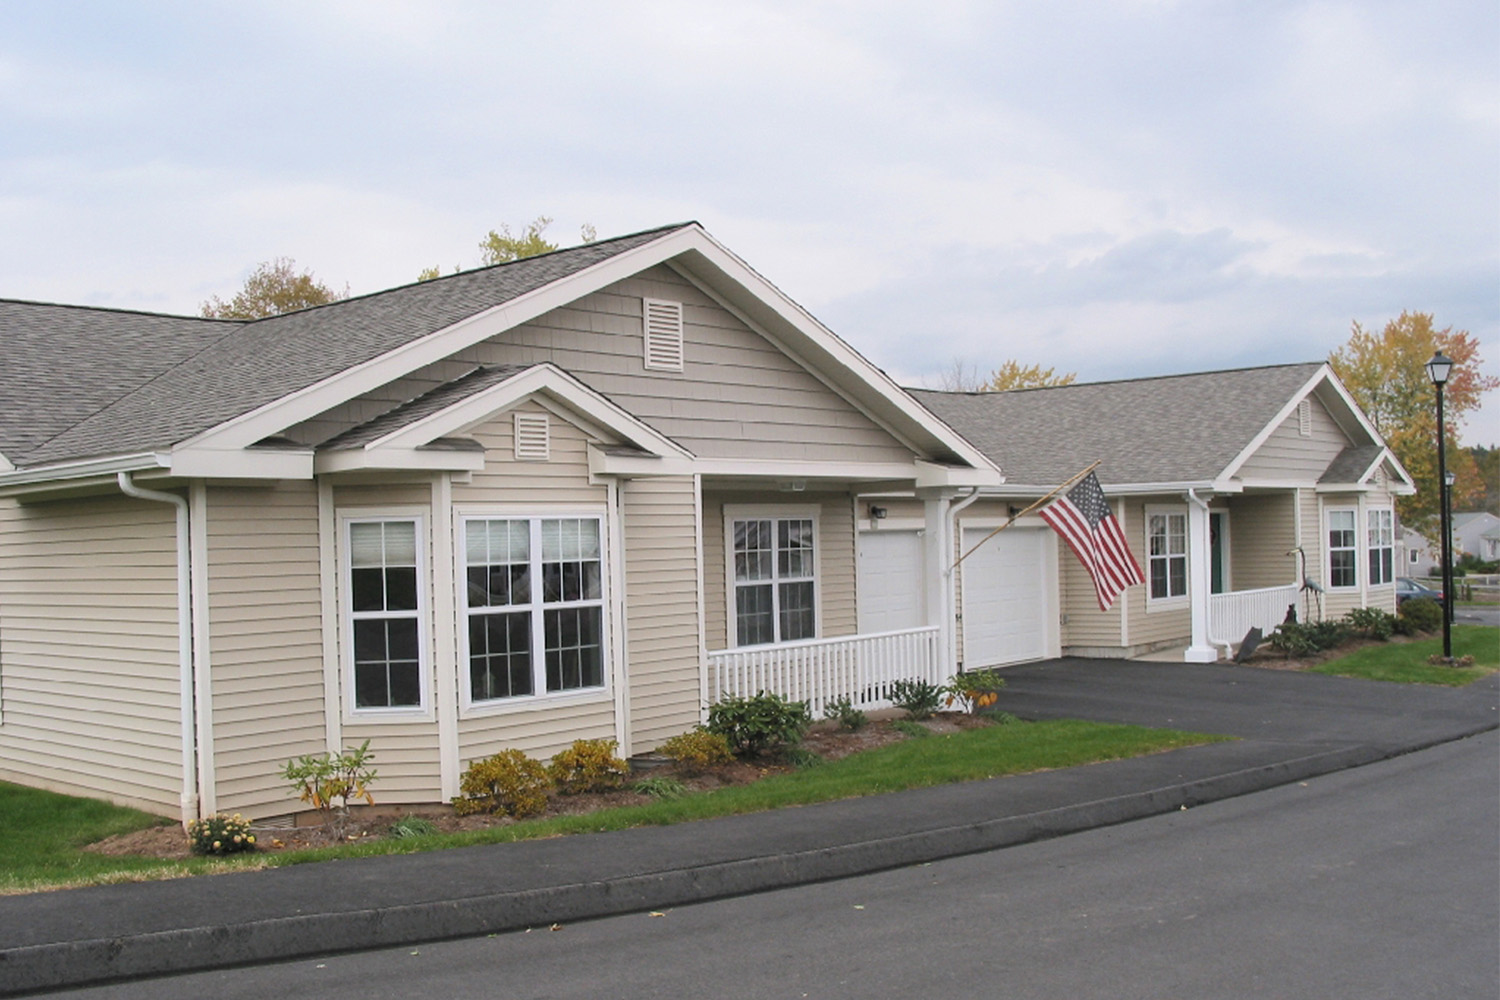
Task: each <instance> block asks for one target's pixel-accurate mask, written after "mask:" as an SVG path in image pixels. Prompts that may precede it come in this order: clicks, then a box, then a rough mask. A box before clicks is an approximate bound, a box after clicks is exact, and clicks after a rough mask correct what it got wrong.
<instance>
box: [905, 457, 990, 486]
mask: <svg viewBox="0 0 1500 1000" xmlns="http://www.w3.org/2000/svg"><path fill="white" fill-rule="evenodd" d="M916 465H917V488H918V489H923V488H927V487H942V486H979V487H984V486H999V485H1001V484H1002V483H1004V482H1005V477H1004V476H1003V475H1001V474H1000V470H999V469H996V468H994V467H991V468H988V469H985V468H978V469H976V468H958V467H956V466H952V465H939V464H937V463H936V462H924V461H922V460H920V459H918V460H917V463H916Z"/></svg>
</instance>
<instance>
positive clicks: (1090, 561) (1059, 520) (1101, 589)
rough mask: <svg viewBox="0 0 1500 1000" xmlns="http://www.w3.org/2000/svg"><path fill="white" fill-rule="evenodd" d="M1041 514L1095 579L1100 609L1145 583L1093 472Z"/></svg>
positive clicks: (1042, 510) (1138, 565) (1123, 533)
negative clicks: (1132, 588) (1127, 591)
mask: <svg viewBox="0 0 1500 1000" xmlns="http://www.w3.org/2000/svg"><path fill="white" fill-rule="evenodd" d="M1041 517H1042V520H1044V521H1046V522H1047V523H1048V524H1050V525H1052V528H1053V530H1054V531H1056V532H1057V533H1058V534H1059V535H1062V536H1063V540H1064V541H1066V542H1067V543H1068V546H1069V547H1070V548H1071V549H1072V550H1073V554H1074V555H1076V556H1077V557H1078V561H1079V562H1081V563H1083V568H1084V569H1086V570H1088V571H1089V576H1091V577H1093V578H1094V593H1095V594H1096V595H1097V596H1098V598H1099V610H1100V611H1108V610H1109V606H1110V605H1111V604H1113V603H1115V598H1116V597H1119V596H1120V592H1121V591H1123V590H1124V589H1125V588H1126V587H1129V586H1130V585H1132V584H1136V583H1145V582H1146V575H1145V574H1144V573H1142V572H1141V566H1140V563H1138V562H1136V561H1135V556H1133V555H1131V554H1130V546H1129V544H1127V543H1126V541H1125V532H1124V531H1123V530H1121V528H1120V522H1119V519H1118V518H1116V517H1115V516H1114V514H1112V513H1111V512H1110V509H1109V503H1108V502H1107V501H1106V500H1105V499H1104V490H1102V489H1100V487H1099V479H1098V477H1097V476H1095V475H1094V474H1093V473H1092V472H1090V473H1089V474H1088V475H1087V476H1085V477H1084V478H1083V479H1082V480H1080V481H1079V483H1078V485H1077V486H1074V487H1073V488H1072V489H1070V490H1068V492H1067V493H1064V494H1063V495H1062V496H1060V497H1058V498H1057V499H1056V500H1054V501H1052V502H1051V503H1049V504H1048V505H1047V506H1045V507H1043V508H1042V509H1041Z"/></svg>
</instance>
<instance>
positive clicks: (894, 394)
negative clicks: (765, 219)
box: [684, 230, 1000, 474]
mask: <svg viewBox="0 0 1500 1000" xmlns="http://www.w3.org/2000/svg"><path fill="white" fill-rule="evenodd" d="M699 233H700V234H701V236H702V244H703V245H702V246H698V247H694V248H693V249H695V250H697V251H698V253H699V255H700V256H701V257H702V258H704V260H705V261H706V263H708V264H710V265H711V266H712V267H714V268H715V269H716V270H718V271H719V272H721V273H722V274H724V275H725V276H727V277H728V278H729V279H731V280H733V281H735V282H737V283H739V284H740V285H742V286H743V287H744V288H745V289H746V290H747V291H749V292H750V294H751V295H753V296H754V297H755V298H756V299H757V300H759V301H760V302H761V303H762V304H764V305H765V306H766V307H768V308H769V309H770V310H771V311H772V312H773V314H774V315H775V316H776V318H777V319H779V320H780V321H781V322H782V323H784V324H786V327H787V328H788V329H789V330H791V331H793V332H795V333H796V334H797V335H798V336H799V337H800V338H801V339H802V344H790V345H788V344H780V343H779V344H778V346H782V347H784V348H785V349H787V350H788V351H789V352H791V353H793V355H794V356H796V357H798V360H800V361H802V363H803V364H804V365H806V366H807V367H808V368H810V369H811V370H813V371H823V372H826V373H829V374H833V373H834V372H837V371H838V370H842V371H845V372H848V373H849V374H850V375H852V376H853V377H854V379H855V380H856V383H857V384H856V389H858V390H863V391H862V392H859V391H857V392H856V393H855V396H856V400H855V401H856V402H857V403H858V404H859V406H860V409H862V410H864V411H865V412H866V413H867V415H869V416H870V417H872V418H873V419H876V420H880V421H881V422H882V423H884V422H885V421H888V420H890V418H891V417H897V418H898V420H897V421H896V423H897V424H898V426H899V423H900V422H906V423H908V424H910V425H911V426H912V427H913V429H918V430H920V431H921V432H923V433H925V434H926V435H927V436H928V437H929V438H931V439H933V440H935V441H937V442H940V443H941V444H942V445H943V446H944V447H946V448H948V449H949V450H951V451H952V452H953V453H954V454H956V455H958V456H959V457H961V458H962V459H963V460H964V461H966V462H968V463H969V464H970V465H972V466H974V467H975V468H977V469H990V470H993V471H994V472H995V473H996V474H998V473H999V472H1000V469H999V467H998V466H996V465H995V463H994V462H992V461H990V459H989V458H988V457H986V456H985V454H984V453H983V452H981V451H980V450H979V449H977V448H975V447H974V446H973V445H972V444H970V443H969V442H968V441H967V440H966V439H965V438H963V437H962V436H961V435H959V434H958V433H957V432H956V431H954V430H953V429H952V428H951V427H949V426H948V425H947V424H945V423H943V422H942V421H941V420H939V419H938V418H937V417H936V416H934V415H933V414H932V413H930V412H929V411H928V410H927V409H926V407H924V406H922V404H920V403H918V402H917V401H916V400H915V399H913V398H912V397H911V396H909V395H908V394H907V393H906V392H905V391H904V390H903V389H902V388H901V387H900V386H899V385H897V384H896V383H895V382H894V381H892V380H891V378H890V376H889V375H887V374H886V373H885V372H883V371H881V370H880V369H879V368H877V367H875V366H874V365H873V364H871V363H870V362H869V360H868V359H866V358H865V356H864V355H862V354H860V353H859V352H858V351H856V350H855V349H854V348H852V347H850V346H849V345H848V344H846V343H844V341H843V340H841V339H839V337H838V336H837V335H836V334H835V333H834V332H833V331H832V330H829V329H828V328H827V327H825V326H824V325H823V324H822V323H820V322H818V320H817V319H816V318H815V317H813V315H812V314H811V313H809V312H807V310H805V309H803V308H802V307H801V306H799V305H798V304H797V303H796V302H794V301H792V300H791V299H790V298H789V297H787V296H786V295H785V294H784V293H783V292H782V291H781V289H779V288H777V287H776V286H775V285H773V284H771V282H769V281H768V280H766V279H765V278H764V277H762V276H761V275H760V274H759V273H758V272H757V271H756V270H755V269H754V268H752V267H751V266H750V265H749V264H747V263H745V262H744V261H743V260H741V259H740V258H739V257H738V256H736V255H735V254H734V253H733V252H732V251H730V250H729V249H728V248H727V247H725V246H724V245H723V244H721V243H719V242H718V241H716V240H715V239H714V238H713V237H711V236H709V235H708V234H707V233H705V232H702V231H701V230H699ZM684 266H687V264H686V262H684ZM762 332H767V331H764V330H763V329H762ZM773 339H774V340H777V341H779V340H780V338H773ZM809 349H810V350H809ZM834 381H835V382H837V381H838V380H837V379H835V380H834ZM872 404H878V405H874V406H872Z"/></svg>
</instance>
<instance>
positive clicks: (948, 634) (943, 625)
mask: <svg viewBox="0 0 1500 1000" xmlns="http://www.w3.org/2000/svg"><path fill="white" fill-rule="evenodd" d="M948 503H949V500H948V498H947V497H945V496H938V497H924V498H923V499H922V514H923V519H924V525H923V527H924V530H923V532H922V581H923V587H924V589H925V594H924V595H923V596H924V597H925V598H926V601H925V602H924V603H925V605H926V612H927V624H928V625H936V626H937V627H938V649H940V650H941V651H942V652H941V654H940V655H941V656H942V657H943V660H944V662H943V664H942V667H943V670H942V672H943V676H945V677H946V676H947V675H948V674H951V673H953V672H954V670H955V669H956V668H955V666H954V664H953V659H954V651H953V650H954V646H953V615H952V614H951V613H950V611H949V609H948V601H949V598H948V595H949V594H951V593H953V582H952V580H951V578H949V577H948V576H946V575H944V573H945V571H946V570H947V569H948V564H949V563H950V562H952V561H953V544H952V542H951V541H949V540H948Z"/></svg>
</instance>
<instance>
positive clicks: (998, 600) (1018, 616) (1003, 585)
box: [963, 528, 1055, 669]
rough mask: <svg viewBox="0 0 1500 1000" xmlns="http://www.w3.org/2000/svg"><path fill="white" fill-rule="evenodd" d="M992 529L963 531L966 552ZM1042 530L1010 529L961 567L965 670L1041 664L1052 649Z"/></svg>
mask: <svg viewBox="0 0 1500 1000" xmlns="http://www.w3.org/2000/svg"><path fill="white" fill-rule="evenodd" d="M989 532H990V529H984V528H970V529H967V530H965V531H964V551H966V552H967V551H968V550H969V549H971V548H973V547H974V546H975V545H978V544H979V542H980V540H981V539H983V538H984V537H985V535H987V534H989ZM1049 541H1050V536H1049V534H1048V530H1047V529H1045V528H1010V529H1007V530H1006V531H1002V532H1000V534H998V535H996V536H995V537H993V538H991V539H990V540H989V541H987V542H985V543H984V545H983V547H981V548H980V549H979V550H978V551H977V552H975V553H974V554H973V555H971V556H969V557H968V558H967V559H966V560H964V564H963V587H964V594H963V605H964V667H965V668H966V669H975V668H979V667H987V666H996V665H999V664H1004V663H1019V662H1021V661H1023V660H1041V659H1045V658H1047V657H1048V656H1052V655H1055V654H1054V651H1053V649H1052V648H1051V647H1052V635H1053V633H1054V629H1053V627H1052V618H1053V616H1054V615H1055V612H1054V611H1053V599H1052V592H1053V590H1054V589H1055V585H1054V583H1053V581H1052V574H1051V573H1050V572H1049V569H1048V566H1049V559H1050V557H1051V553H1052V546H1050V545H1049V544H1048V542H1049Z"/></svg>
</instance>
